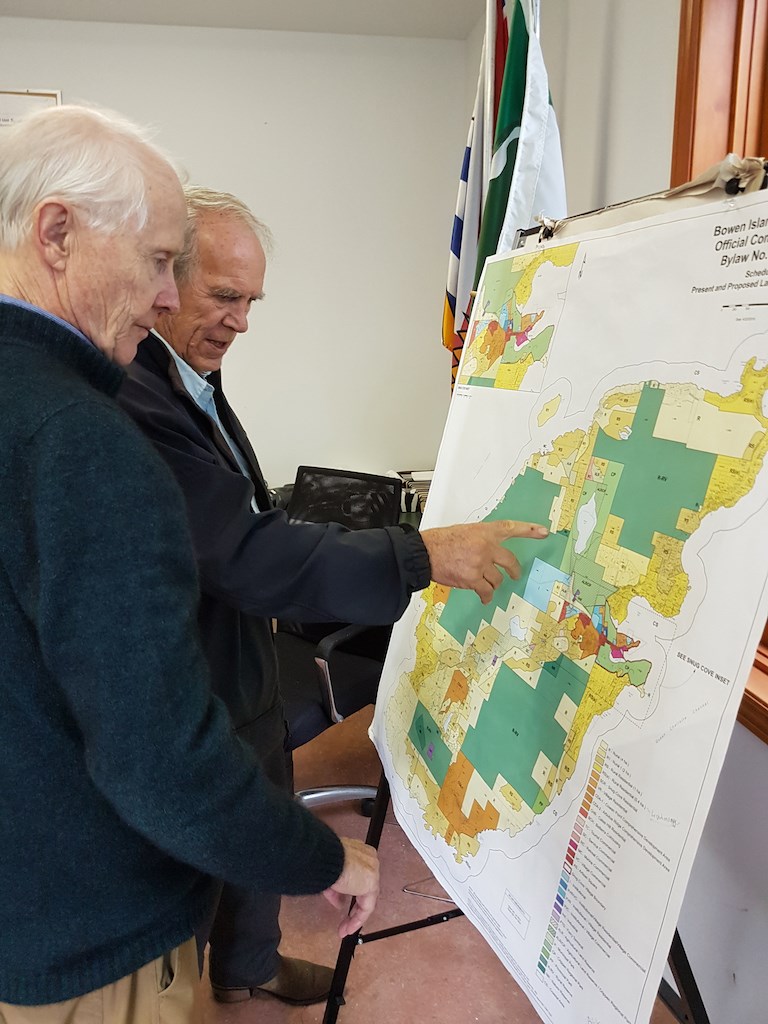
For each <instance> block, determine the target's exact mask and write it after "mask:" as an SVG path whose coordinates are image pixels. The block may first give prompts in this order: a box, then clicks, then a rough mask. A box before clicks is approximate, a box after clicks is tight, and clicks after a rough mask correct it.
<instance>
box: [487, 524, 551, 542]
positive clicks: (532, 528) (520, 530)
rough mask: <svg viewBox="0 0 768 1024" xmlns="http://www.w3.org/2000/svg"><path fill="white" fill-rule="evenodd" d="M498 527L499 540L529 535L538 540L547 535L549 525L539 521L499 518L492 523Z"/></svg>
mask: <svg viewBox="0 0 768 1024" xmlns="http://www.w3.org/2000/svg"><path fill="white" fill-rule="evenodd" d="M494 525H496V526H497V527H498V531H497V532H498V535H499V539H500V540H507V539H508V538H510V537H530V538H533V539H536V540H540V539H541V538H542V537H548V536H549V527H548V526H542V525H541V523H525V522H518V520H517V519H499V520H497V522H496V523H495V524H494Z"/></svg>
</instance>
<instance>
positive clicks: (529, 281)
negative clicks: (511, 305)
mask: <svg viewBox="0 0 768 1024" xmlns="http://www.w3.org/2000/svg"><path fill="white" fill-rule="evenodd" d="M578 248H579V246H578V243H574V244H573V245H558V246H555V248H553V249H544V250H543V251H542V252H539V253H536V254H535V255H533V256H513V257H512V261H511V262H512V270H513V271H515V270H519V269H522V270H523V276H522V277H521V278H520V280H519V281H518V282H517V287H516V288H515V299H516V300H517V304H518V306H525V305H526V303H528V302H530V300H531V292H532V290H533V281H534V278H535V277H536V274H537V273H538V272H539V270H541V268H542V267H543V266H544V264H545V263H551V264H552V266H553V267H570V266H571V265H572V263H573V261H574V259H575V258H576V250H577V249H578Z"/></svg>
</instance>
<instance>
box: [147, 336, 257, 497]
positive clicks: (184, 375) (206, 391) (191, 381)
mask: <svg viewBox="0 0 768 1024" xmlns="http://www.w3.org/2000/svg"><path fill="white" fill-rule="evenodd" d="M154 333H155V334H156V335H157V337H158V338H159V339H160V341H162V343H163V344H164V345H165V347H166V348H167V349H168V352H169V353H170V355H171V358H172V359H173V361H174V363H176V367H177V369H178V371H179V376H180V377H181V383H182V384H183V385H184V389H185V391H186V392H187V394H188V395H189V397H190V398H191V399H192V401H193V402H194V403H195V405H196V406H197V407H198V409H200V411H201V412H204V413H205V415H206V416H208V418H209V419H212V420H213V422H214V423H215V424H216V426H217V427H218V428H219V430H220V431H221V434H222V436H223V438H224V440H225V441H226V442H227V445H228V446H229V450H230V451H231V452H232V455H233V456H234V458H235V462H236V463H237V464H238V466H239V467H240V472H241V473H242V474H243V476H244V477H247V479H248V480H251V473H250V470H249V469H248V463H247V462H246V461H245V458H244V456H243V453H242V452H241V451H240V448H239V446H238V445H237V444H235V442H234V441H233V440H232V438H231V437H230V436H229V434H228V433H227V431H226V430H225V428H224V424H223V423H222V422H221V418H220V417H219V410H218V409H217V408H216V403H215V401H214V400H213V390H214V389H213V385H212V384H209V383H208V381H207V380H206V379H205V378H204V377H202V376H201V375H200V374H199V373H198V372H197V370H193V369H192V367H191V366H190V365H189V363H187V362H185V361H184V360H183V359H182V358H181V356H180V355H179V354H178V352H177V351H176V350H175V349H174V348H173V347H172V346H171V345H169V344H168V342H167V341H166V340H165V338H164V337H163V336H162V335H161V334H158V333H157V331H155V332H154ZM251 483H253V481H252V480H251ZM251 508H252V509H253V511H254V512H258V511H259V506H258V504H257V502H256V494H255V489H254V495H253V498H252V500H251Z"/></svg>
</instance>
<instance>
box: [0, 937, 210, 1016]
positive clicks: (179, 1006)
mask: <svg viewBox="0 0 768 1024" xmlns="http://www.w3.org/2000/svg"><path fill="white" fill-rule="evenodd" d="M199 989H200V978H199V974H198V970H197V949H196V946H195V940H194V939H189V941H188V942H185V943H184V944H183V945H182V946H178V947H177V948H176V949H173V950H171V952H170V953H166V954H165V955H164V956H159V957H158V958H157V959H156V960H152V961H151V963H148V964H144V966H143V967H140V968H139V969H138V971H134V973H133V974H129V975H127V976H126V977H125V978H120V980H119V981H115V982H113V983H112V984H111V985H105V986H104V988H98V989H96V990H95V991H94V992H88V993H86V995H84V996H78V997H77V998H76V999H67V1000H66V1001H65V1002H63V1003H49V1004H48V1005H47V1006H11V1005H10V1004H8V1003H0V1024H201V1022H202V1019H203V1018H202V1010H201V1005H200V991H199Z"/></svg>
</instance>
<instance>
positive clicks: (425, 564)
mask: <svg viewBox="0 0 768 1024" xmlns="http://www.w3.org/2000/svg"><path fill="white" fill-rule="evenodd" d="M392 529H393V530H394V531H397V533H401V534H403V535H404V536H402V539H401V538H398V540H400V545H401V546H402V553H403V559H402V563H401V564H402V565H403V567H404V569H405V576H406V580H405V581H406V584H407V586H408V588H409V589H410V590H411V592H413V591H415V590H423V589H424V587H428V586H429V584H430V583H431V582H432V566H431V565H430V563H429V555H428V554H427V548H426V545H425V544H424V541H423V540H422V539H421V534H420V533H419V531H418V530H416V529H414V527H413V526H411V525H410V524H408V523H400V524H399V525H398V526H395V527H392Z"/></svg>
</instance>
